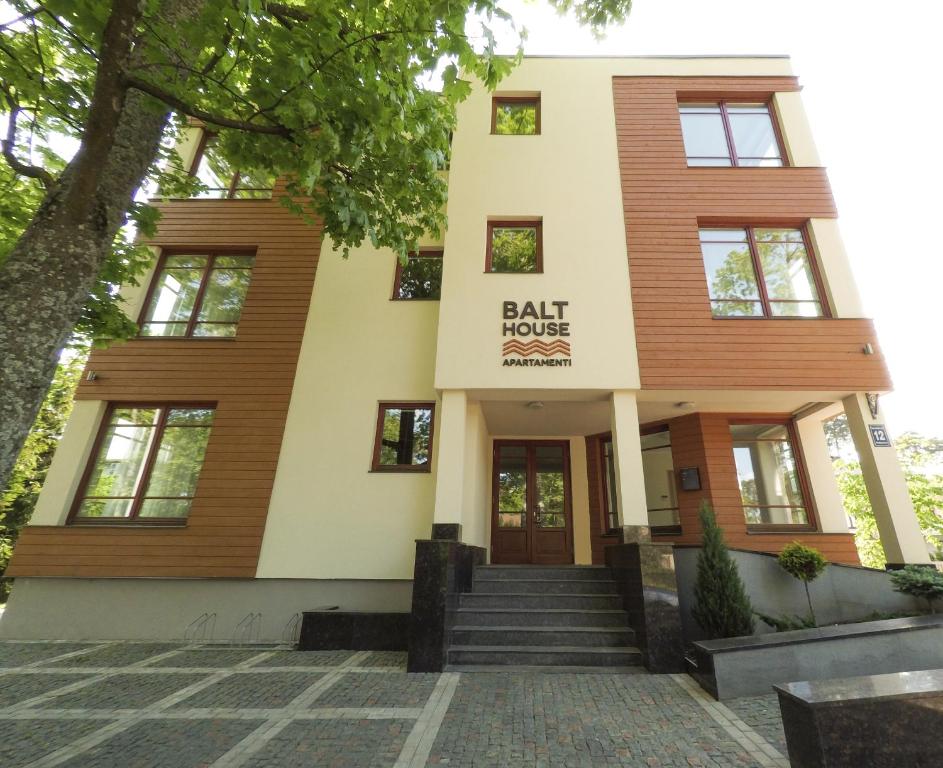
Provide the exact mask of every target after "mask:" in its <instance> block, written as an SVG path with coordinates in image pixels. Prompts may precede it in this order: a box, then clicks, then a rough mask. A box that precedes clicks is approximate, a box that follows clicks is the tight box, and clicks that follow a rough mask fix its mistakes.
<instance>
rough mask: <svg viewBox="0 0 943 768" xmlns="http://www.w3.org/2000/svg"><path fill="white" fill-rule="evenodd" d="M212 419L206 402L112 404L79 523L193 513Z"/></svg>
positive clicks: (76, 514)
mask: <svg viewBox="0 0 943 768" xmlns="http://www.w3.org/2000/svg"><path fill="white" fill-rule="evenodd" d="M212 424H213V407H212V406H207V405H193V406H191V405H186V406H182V405H181V406H177V405H160V406H157V405H140V406H137V405H112V406H110V407H109V409H108V412H107V414H106V416H105V421H104V423H103V425H102V430H101V432H100V433H99V436H98V442H97V444H96V445H97V447H96V453H95V457H94V459H93V460H92V463H91V464H90V465H89V468H88V470H87V471H86V475H85V477H84V478H83V481H82V492H81V495H80V496H79V497H78V498H77V499H76V503H75V507H74V509H73V513H72V520H73V521H74V522H118V521H120V522H140V523H145V522H146V523H160V522H180V521H181V520H183V519H185V518H186V517H187V515H188V514H189V512H190V505H191V504H192V503H193V497H194V494H195V493H196V484H197V480H198V479H199V476H200V469H201V468H202V466H203V455H204V453H205V452H206V444H207V441H208V440H209V437H210V428H211V426H212Z"/></svg>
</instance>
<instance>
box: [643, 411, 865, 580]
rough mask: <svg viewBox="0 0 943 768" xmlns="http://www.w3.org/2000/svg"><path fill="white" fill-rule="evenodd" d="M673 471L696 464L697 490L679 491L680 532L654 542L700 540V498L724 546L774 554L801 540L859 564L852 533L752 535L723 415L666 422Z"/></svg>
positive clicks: (843, 560) (833, 558)
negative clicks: (709, 510) (711, 512)
mask: <svg viewBox="0 0 943 768" xmlns="http://www.w3.org/2000/svg"><path fill="white" fill-rule="evenodd" d="M668 429H669V431H670V434H671V454H672V458H673V462H674V468H675V472H676V473H677V472H678V470H680V469H681V468H682V467H697V468H698V471H699V474H700V477H701V490H700V491H682V490H680V489H679V490H678V505H679V507H680V516H681V535H672V536H663V537H662V536H659V537H657V538H656V540H657V541H672V542H674V543H677V544H699V543H700V541H701V534H702V532H701V523H700V519H699V517H698V512H699V509H700V505H701V502H702V500H705V499H706V500H707V501H708V502H710V504H711V507H712V508H713V510H714V515H715V516H716V518H717V522H718V524H719V525H720V526H721V528H723V531H724V538H725V540H726V542H727V545H728V546H730V547H734V548H737V549H746V550H752V551H754V552H772V553H778V552H779V551H780V550H781V549H782V548H783V547H784V546H785V545H786V544H789V543H790V542H792V541H801V542H802V543H804V544H807V545H809V546H811V547H815V548H816V549H818V550H819V551H820V552H822V554H823V555H824V556H825V557H826V559H828V560H829V561H831V562H836V563H850V564H852V565H858V564H859V560H858V550H857V548H856V546H855V539H854V536H853V535H852V534H851V533H819V532H816V531H794V532H793V531H784V532H776V533H750V532H749V531H748V530H747V524H746V520H745V518H744V516H743V504H742V500H741V498H740V487H739V485H738V482H737V468H736V465H735V463H734V456H733V440H732V438H731V435H730V424H729V421H728V418H727V417H726V416H725V415H723V414H711V413H692V414H689V415H687V416H681V417H679V418H676V419H672V420H671V421H670V422H668Z"/></svg>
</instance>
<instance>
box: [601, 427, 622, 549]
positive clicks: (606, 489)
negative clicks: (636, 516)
mask: <svg viewBox="0 0 943 768" xmlns="http://www.w3.org/2000/svg"><path fill="white" fill-rule="evenodd" d="M599 450H600V453H601V454H602V455H601V456H600V458H601V459H602V461H601V462H600V464H601V465H602V525H603V532H604V533H605V532H607V531H611V530H613V529H614V528H618V527H619V490H618V489H619V485H618V483H616V452H615V448H614V447H613V445H612V435H608V436H606V437H604V438H603V439H602V440H600V441H599Z"/></svg>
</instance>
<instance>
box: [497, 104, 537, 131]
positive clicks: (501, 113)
mask: <svg viewBox="0 0 943 768" xmlns="http://www.w3.org/2000/svg"><path fill="white" fill-rule="evenodd" d="M491 132H492V133H495V134H498V135H502V136H534V135H536V134H538V133H540V97H539V96H495V97H494V98H493V99H492V100H491Z"/></svg>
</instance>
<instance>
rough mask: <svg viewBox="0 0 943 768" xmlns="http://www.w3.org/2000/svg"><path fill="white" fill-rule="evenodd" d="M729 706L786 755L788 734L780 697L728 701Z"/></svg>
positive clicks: (757, 697) (773, 694) (753, 697)
mask: <svg viewBox="0 0 943 768" xmlns="http://www.w3.org/2000/svg"><path fill="white" fill-rule="evenodd" d="M727 706H728V707H730V709H732V710H733V711H734V712H736V713H737V715H738V716H739V717H740V719H741V720H743V722H745V723H746V724H747V725H749V726H750V727H751V728H752V729H753V730H754V731H756V732H757V733H758V734H760V736H762V737H763V738H764V739H766V741H768V742H769V743H770V744H772V745H773V746H774V747H776V749H777V750H779V751H780V752H782V754H784V755H785V754H786V734H785V733H784V732H783V719H782V716H781V715H780V713H779V697H778V696H777V695H776V694H775V693H771V694H769V695H768V696H748V697H745V698H742V699H734V700H733V701H728V702H727Z"/></svg>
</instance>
